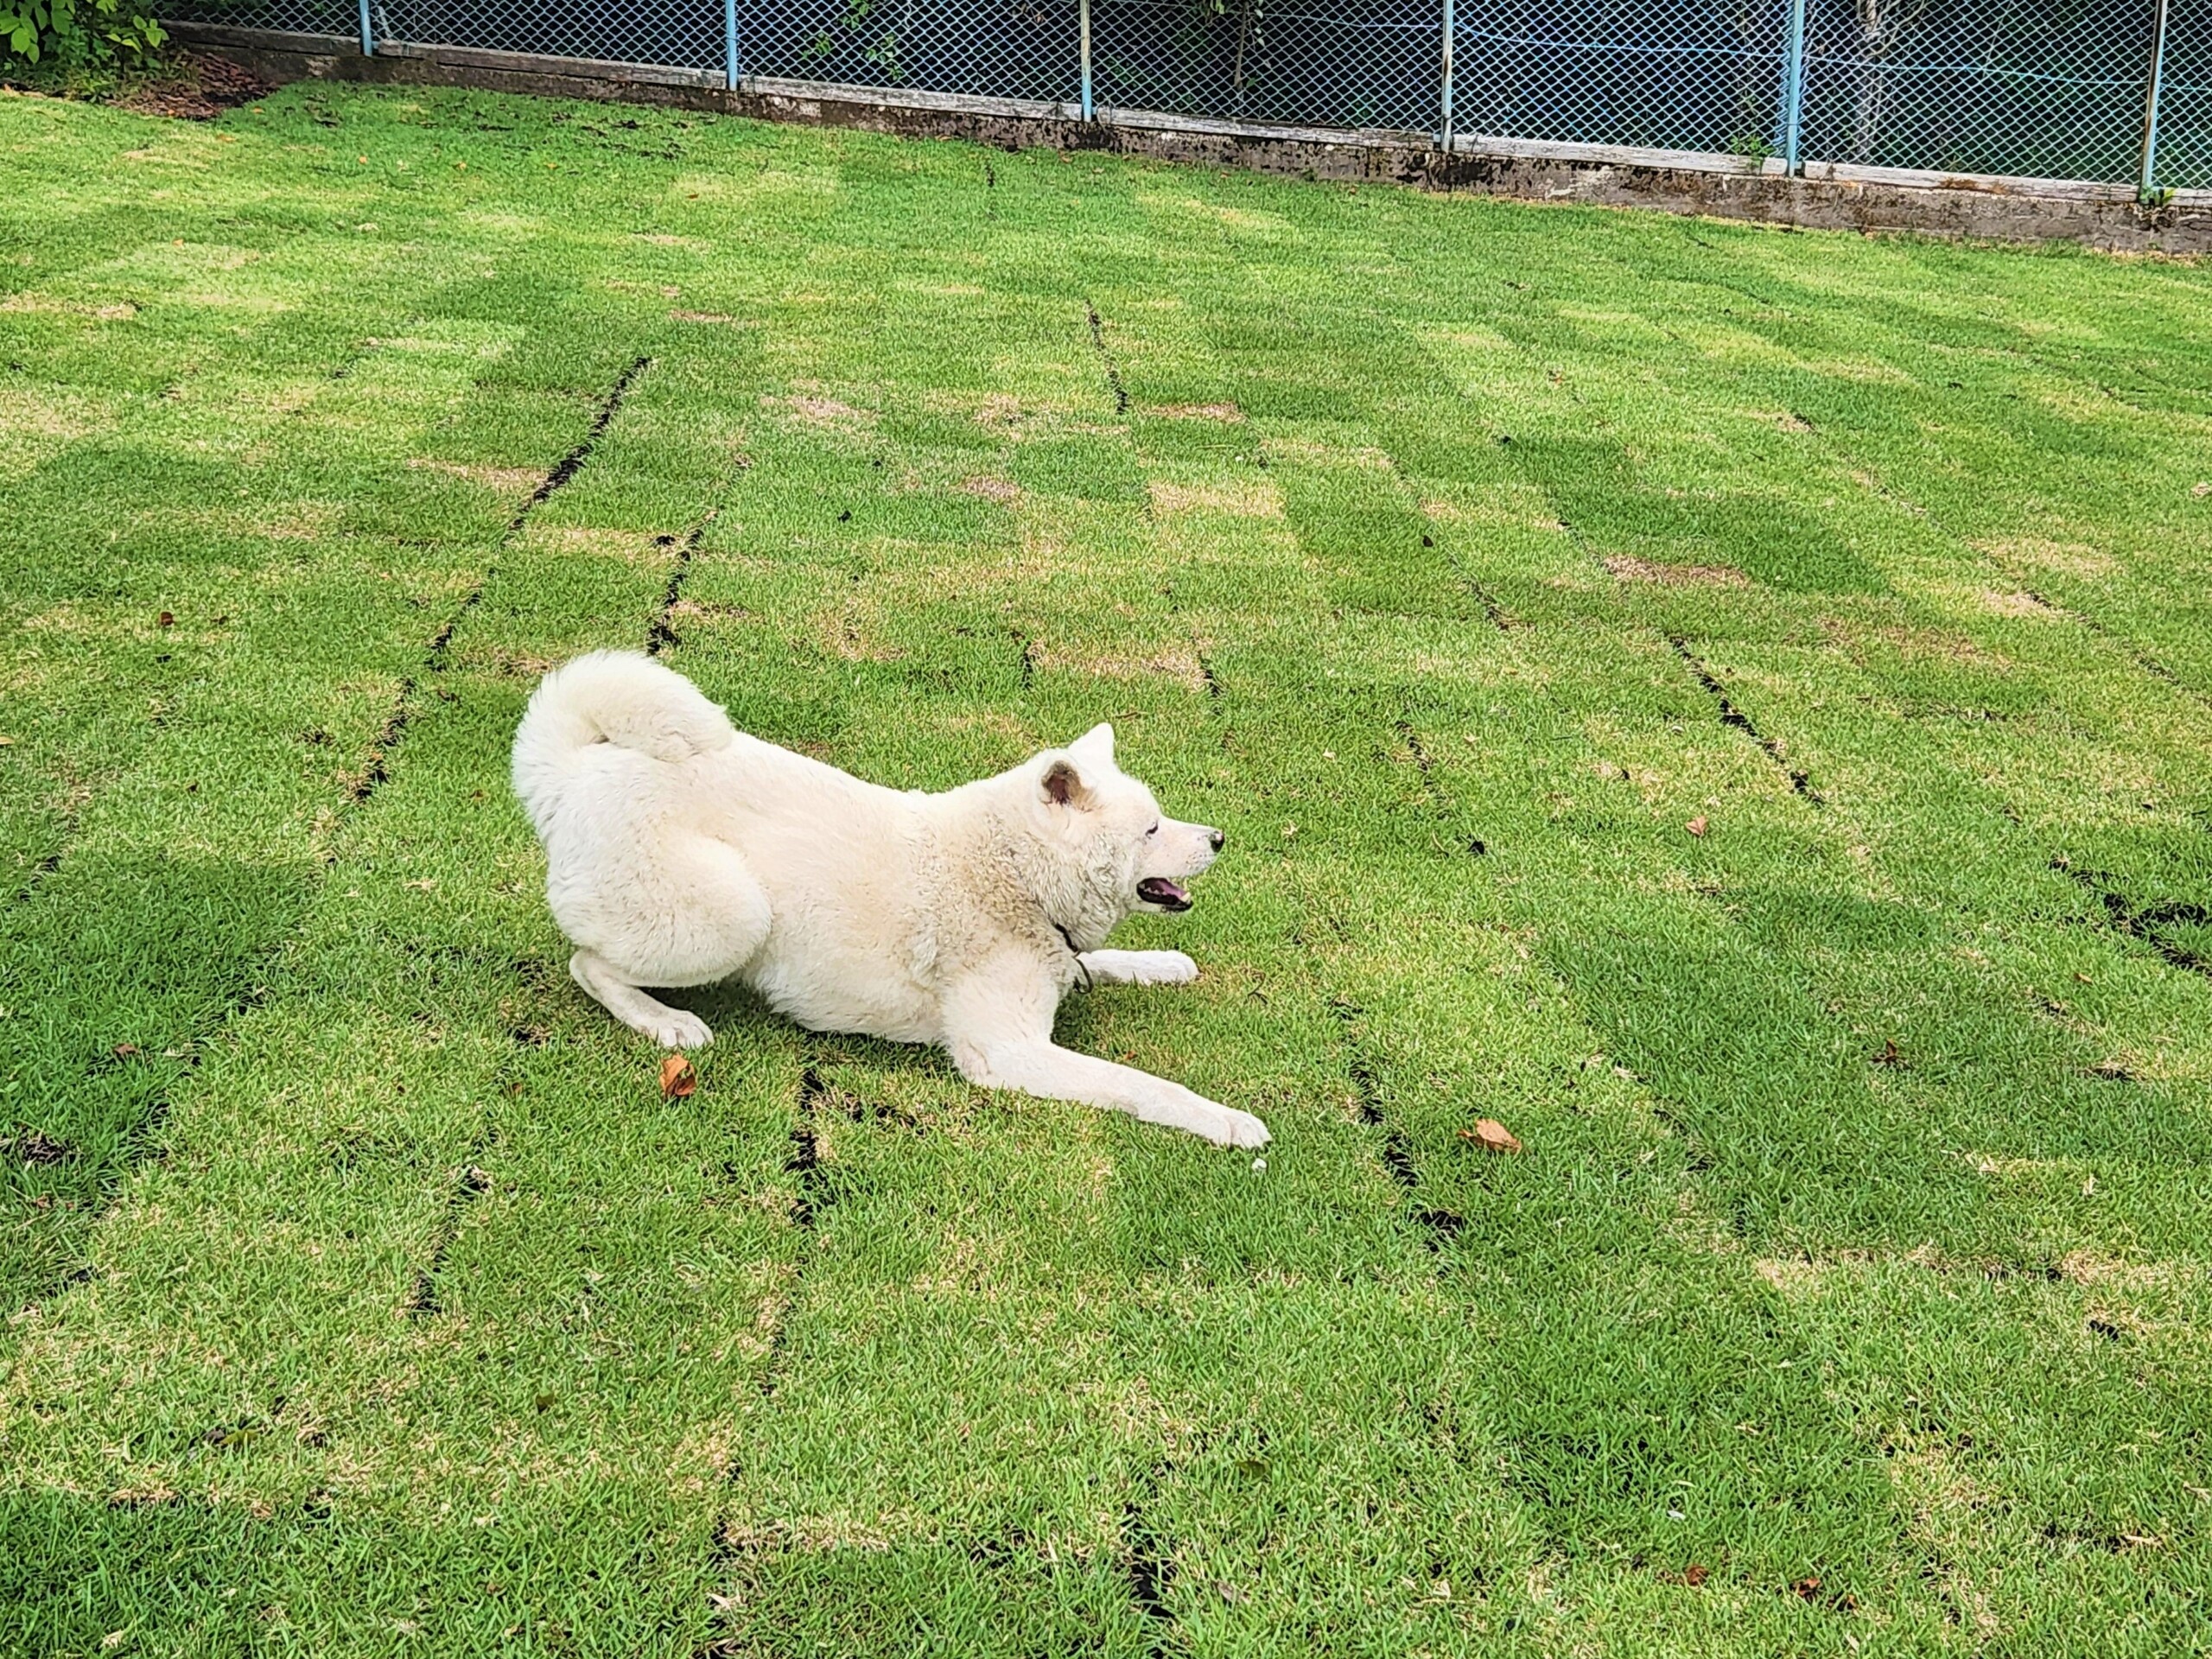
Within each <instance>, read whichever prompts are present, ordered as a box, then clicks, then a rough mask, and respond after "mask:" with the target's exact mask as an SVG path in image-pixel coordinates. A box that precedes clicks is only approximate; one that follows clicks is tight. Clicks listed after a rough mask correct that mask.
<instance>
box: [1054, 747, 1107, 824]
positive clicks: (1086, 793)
mask: <svg viewBox="0 0 2212 1659" xmlns="http://www.w3.org/2000/svg"><path fill="white" fill-rule="evenodd" d="M1069 753H1070V754H1072V753H1074V751H1073V750H1070V751H1069ZM1044 789H1045V798H1046V800H1047V801H1049V802H1050V803H1051V804H1052V805H1054V806H1071V807H1073V808H1075V810H1077V811H1078V812H1088V811H1089V810H1090V807H1091V804H1092V802H1093V801H1094V800H1095V799H1096V797H1095V796H1093V795H1092V793H1091V792H1090V785H1089V784H1086V783H1085V782H1084V781H1083V773H1082V772H1080V771H1079V770H1077V766H1076V764H1075V762H1074V761H1073V760H1071V759H1069V758H1067V757H1066V756H1062V757H1060V758H1058V759H1057V760H1053V761H1052V764H1051V765H1049V766H1046V768H1045V778H1044Z"/></svg>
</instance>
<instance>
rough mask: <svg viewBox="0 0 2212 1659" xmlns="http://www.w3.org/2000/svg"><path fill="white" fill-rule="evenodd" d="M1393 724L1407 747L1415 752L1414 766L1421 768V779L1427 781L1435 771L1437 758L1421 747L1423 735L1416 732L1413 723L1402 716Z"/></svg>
mask: <svg viewBox="0 0 2212 1659" xmlns="http://www.w3.org/2000/svg"><path fill="white" fill-rule="evenodd" d="M1391 724H1392V726H1393V727H1394V728H1395V730H1396V731H1397V734H1398V735H1399V736H1400V737H1401V738H1402V739H1403V740H1404V741H1405V745H1406V747H1407V748H1408V749H1410V750H1411V751H1412V752H1413V757H1414V766H1417V767H1419V768H1420V770H1421V777H1422V778H1423V779H1427V777H1428V774H1429V773H1430V772H1433V771H1434V770H1435V767H1436V757H1435V756H1434V755H1433V754H1431V753H1429V752H1428V751H1427V749H1426V748H1424V747H1421V734H1420V733H1419V732H1416V731H1415V730H1414V723H1413V721H1410V720H1408V719H1406V718H1405V717H1404V716H1403V715H1401V716H1400V717H1399V718H1398V719H1396V720H1395V721H1392V722H1391Z"/></svg>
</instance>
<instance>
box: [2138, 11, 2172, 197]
mask: <svg viewBox="0 0 2212 1659" xmlns="http://www.w3.org/2000/svg"><path fill="white" fill-rule="evenodd" d="M2166 3H2167V0H2158V10H2157V11H2156V13H2155V14H2154V15H2153V16H2152V22H2151V84H2150V86H2149V87H2148V89H2147V90H2145V92H2144V94H2143V170H2142V173H2141V174H2140V175H2139V177H2138V178H2137V179H2136V181H2135V196H2136V200H2139V201H2150V200H2154V199H2155V198H2156V197H2157V195H2158V90H2159V86H2160V84H2161V83H2162V82H2163V81H2164V79H2165V77H2166Z"/></svg>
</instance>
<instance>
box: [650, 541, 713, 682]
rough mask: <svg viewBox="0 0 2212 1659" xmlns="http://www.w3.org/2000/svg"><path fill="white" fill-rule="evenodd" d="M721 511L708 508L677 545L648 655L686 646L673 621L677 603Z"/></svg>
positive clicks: (651, 625)
mask: <svg viewBox="0 0 2212 1659" xmlns="http://www.w3.org/2000/svg"><path fill="white" fill-rule="evenodd" d="M719 512H721V509H720V508H719V507H709V508H708V509H707V512H706V514H705V516H704V517H703V518H701V519H700V520H699V522H698V523H697V524H694V525H692V526H691V529H690V532H689V533H688V534H686V535H685V536H684V537H683V541H681V542H680V543H677V545H676V563H674V564H673V565H672V566H671V567H670V569H669V573H668V586H667V587H666V588H663V589H662V590H661V596H660V608H659V609H658V610H656V611H655V612H654V613H653V620H652V623H651V624H650V625H648V626H647V627H646V629H645V655H646V656H648V657H658V656H659V655H660V654H661V652H664V651H665V650H667V649H668V648H669V647H670V646H671V645H682V644H683V641H682V640H681V639H677V637H676V629H675V626H674V625H673V624H672V622H671V620H670V619H671V618H672V617H673V616H674V615H675V614H676V604H677V601H678V600H680V599H682V598H683V583H684V580H685V578H687V577H688V576H690V574H691V558H692V556H693V555H694V554H696V552H697V551H698V550H699V538H700V537H702V536H704V535H705V534H706V533H707V526H708V525H709V524H712V523H714V522H715V515H716V514H717V513H719ZM665 540H666V541H667V542H675V540H676V538H675V537H672V536H671V537H666V538H665Z"/></svg>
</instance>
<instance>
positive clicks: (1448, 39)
mask: <svg viewBox="0 0 2212 1659" xmlns="http://www.w3.org/2000/svg"><path fill="white" fill-rule="evenodd" d="M1453 32H1454V29H1453V25H1452V0H1444V86H1443V92H1442V96H1441V98H1440V100H1439V102H1440V108H1439V109H1438V111H1437V122H1436V147H1437V148H1438V149H1451V148H1452V34H1453Z"/></svg>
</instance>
